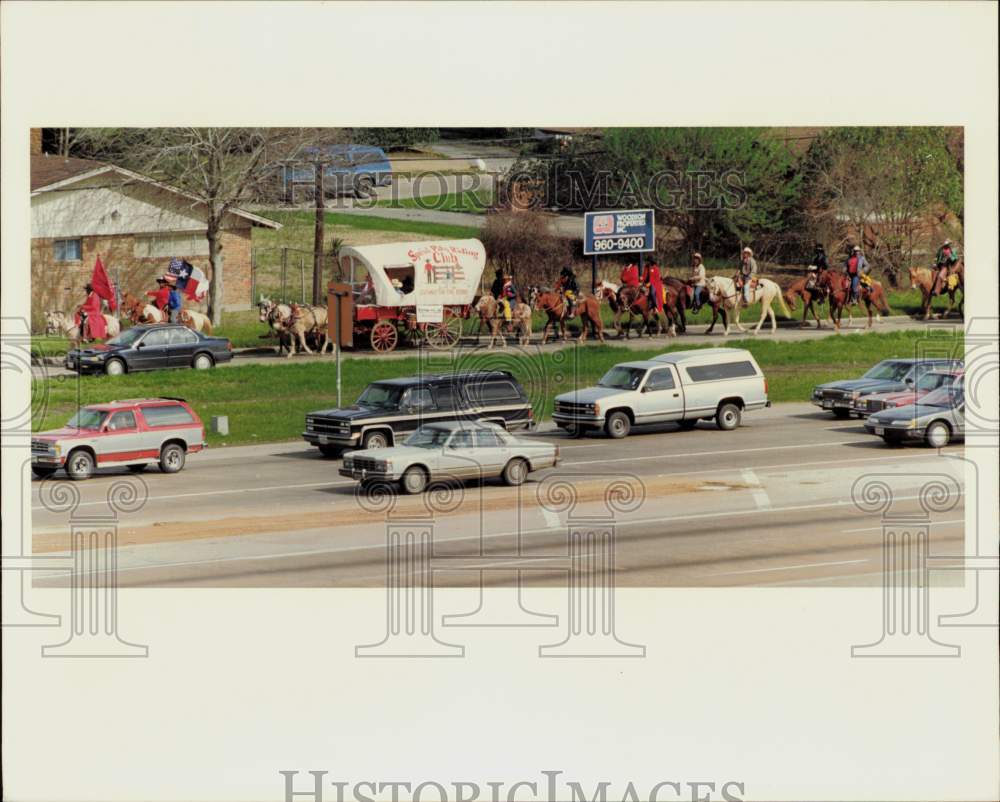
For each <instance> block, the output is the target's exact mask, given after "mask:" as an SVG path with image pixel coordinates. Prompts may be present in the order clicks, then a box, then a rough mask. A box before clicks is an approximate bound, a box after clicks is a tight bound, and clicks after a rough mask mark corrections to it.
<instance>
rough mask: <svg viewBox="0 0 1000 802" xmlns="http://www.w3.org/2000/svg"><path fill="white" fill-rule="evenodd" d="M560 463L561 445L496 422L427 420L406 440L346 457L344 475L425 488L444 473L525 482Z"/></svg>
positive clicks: (411, 489) (406, 488)
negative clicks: (518, 434)
mask: <svg viewBox="0 0 1000 802" xmlns="http://www.w3.org/2000/svg"><path fill="white" fill-rule="evenodd" d="M558 463H559V446H557V445H554V444H552V443H546V442H543V441H541V440H534V439H532V440H529V439H527V438H522V437H514V436H513V435H512V434H510V433H508V432H507V431H506V430H505V429H503V428H502V427H500V426H497V425H496V424H493V423H479V422H461V421H458V422H448V423H434V424H428V425H426V426H422V427H420V428H419V429H417V431H415V432H414V433H413V434H412V435H410V436H409V438H407V440H406V442H405V443H404V444H403V445H401V446H395V447H393V448H377V449H368V450H365V451H355V452H352V453H349V454H347V455H346V456H345V457H344V462H343V464H342V465H341V468H340V475H341V476H348V477H350V478H352V479H357V480H359V481H361V482H399V485H400V487H401V488H402V489H403V491H404V492H406V493H421V492H423V491H424V490H425V489H426V487H427V485H428V484H429V483H430V482H432V481H435V480H438V479H451V480H464V479H487V478H493V477H500V478H501V479H503V481H504V482H506V483H507V484H508V485H515V486H516V485H520V484H522V483H523V482H524V481H525V480H526V479H527V478H528V474H529V473H530V472H531V471H537V470H540V469H542V468H551V467H554V466H555V465H557V464H558Z"/></svg>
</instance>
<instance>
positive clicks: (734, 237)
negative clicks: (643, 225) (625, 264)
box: [604, 128, 801, 252]
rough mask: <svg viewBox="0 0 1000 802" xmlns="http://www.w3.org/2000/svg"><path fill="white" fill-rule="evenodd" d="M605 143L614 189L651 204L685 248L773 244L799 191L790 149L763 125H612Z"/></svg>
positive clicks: (796, 200) (799, 185) (782, 231)
mask: <svg viewBox="0 0 1000 802" xmlns="http://www.w3.org/2000/svg"><path fill="white" fill-rule="evenodd" d="M604 144H605V146H606V147H607V150H608V165H609V167H610V168H611V170H612V172H613V178H612V189H613V190H615V189H617V190H618V195H619V196H620V197H622V198H628V197H629V196H635V199H636V201H637V203H643V202H645V203H647V204H649V205H652V206H653V207H654V208H656V210H657V218H658V220H659V221H660V222H662V223H665V224H666V225H669V226H672V227H675V228H676V229H678V230H679V231H680V232H681V234H682V235H683V237H684V243H685V246H686V247H687V248H688V249H689V250H691V251H695V250H697V251H705V250H708V249H714V250H716V251H719V252H726V251H729V250H732V249H734V248H736V247H737V246H738V245H739V244H740V243H754V245H755V247H756V249H757V250H758V251H761V250H763V248H764V246H771V248H772V249H773V250H776V244H777V243H778V242H780V240H781V238H782V236H783V234H784V232H785V230H786V227H787V221H788V218H789V216H790V215H791V214H792V213H793V211H794V209H795V207H796V204H797V202H798V199H799V194H800V189H801V180H800V177H799V176H798V174H797V172H796V169H795V160H794V157H793V155H792V153H791V152H790V151H789V150H788V148H787V147H786V146H785V144H784V143H783V142H782V141H781V140H779V139H778V138H776V137H773V136H771V135H769V133H768V131H767V129H764V128H610V129H607V130H606V131H605V134H604Z"/></svg>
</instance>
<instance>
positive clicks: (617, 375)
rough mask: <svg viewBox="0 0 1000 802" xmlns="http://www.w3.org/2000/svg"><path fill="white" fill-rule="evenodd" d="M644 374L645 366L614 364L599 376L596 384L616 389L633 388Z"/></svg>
mask: <svg viewBox="0 0 1000 802" xmlns="http://www.w3.org/2000/svg"><path fill="white" fill-rule="evenodd" d="M645 375H646V369H645V368H626V367H623V366H621V365H616V366H615V367H613V368H611V370H609V371H608V372H607V373H605V374H604V376H602V377H601V380H600V381H599V382H598V383H597V386H598V387H613V388H615V389H616V390H634V389H635V388H636V387H638V386H639V382H641V381H642V377H643V376H645Z"/></svg>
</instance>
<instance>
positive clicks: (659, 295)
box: [642, 261, 663, 312]
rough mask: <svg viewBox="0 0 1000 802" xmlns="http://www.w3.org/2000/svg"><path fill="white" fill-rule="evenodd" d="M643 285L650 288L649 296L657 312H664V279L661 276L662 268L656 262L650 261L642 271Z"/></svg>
mask: <svg viewBox="0 0 1000 802" xmlns="http://www.w3.org/2000/svg"><path fill="white" fill-rule="evenodd" d="M642 283H643V284H645V285H646V286H647V287H649V294H650V296H651V297H652V301H653V303H654V304H655V305H656V311H657V312H662V311H663V278H662V277H661V276H660V266H659V265H658V264H656V262H655V261H650V263H649V264H648V265H646V268H645V269H644V270H643V271H642Z"/></svg>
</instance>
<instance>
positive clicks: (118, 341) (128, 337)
mask: <svg viewBox="0 0 1000 802" xmlns="http://www.w3.org/2000/svg"><path fill="white" fill-rule="evenodd" d="M142 333H143V330H142V329H125V331H123V332H122V333H121V334H119V335H118V336H117V337H112V338H111V339H110V340H108V345H126V346H127V345H132V343H134V342H135V341H136V340H138V339H139V337H141V336H142Z"/></svg>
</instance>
